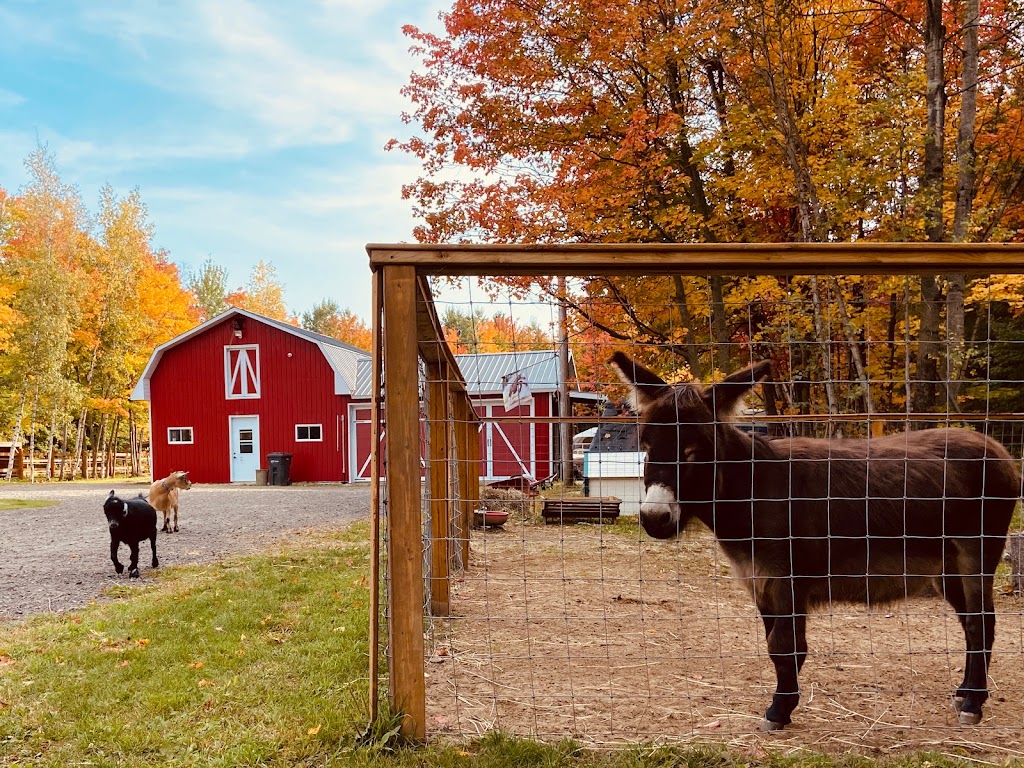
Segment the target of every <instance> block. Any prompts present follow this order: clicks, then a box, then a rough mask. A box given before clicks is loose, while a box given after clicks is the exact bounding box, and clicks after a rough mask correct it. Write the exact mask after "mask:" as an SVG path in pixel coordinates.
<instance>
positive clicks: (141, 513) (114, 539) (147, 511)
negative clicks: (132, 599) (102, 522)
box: [103, 491, 160, 579]
mask: <svg viewBox="0 0 1024 768" xmlns="http://www.w3.org/2000/svg"><path fill="white" fill-rule="evenodd" d="M103 514H104V515H106V516H107V527H108V528H110V559H111V560H113V562H114V570H116V571H117V572H118V573H122V572H123V571H124V566H123V565H121V561H120V560H118V559H117V548H118V546H119V545H120V544H121V542H124V543H125V544H127V545H128V548H129V549H130V550H131V561H130V562H129V563H128V576H129V578H133V579H137V578H138V577H139V542H141V541H143V540H144V539H149V543H150V546H151V548H152V549H153V567H154V568H156V567H157V566H159V565H160V563H159V561H158V560H157V559H156V510H155V509H153V507H151V506H150V505H149V502H148V501H146V500H145V499H144V498H142V497H141V496H139V498H137V499H128V500H127V501H126V500H124V499H121V498H118V497H117V496H116V495H115V494H114V492H113V491H111V492H110V495H109V496H107V498H106V500H105V501H104V502H103Z"/></svg>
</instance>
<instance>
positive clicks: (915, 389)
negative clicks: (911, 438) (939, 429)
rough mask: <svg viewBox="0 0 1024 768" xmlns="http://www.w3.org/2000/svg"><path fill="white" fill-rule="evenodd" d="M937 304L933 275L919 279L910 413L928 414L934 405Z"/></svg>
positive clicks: (937, 370) (936, 362)
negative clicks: (915, 347)
mask: <svg viewBox="0 0 1024 768" xmlns="http://www.w3.org/2000/svg"><path fill="white" fill-rule="evenodd" d="M939 302H940V296H939V285H938V279H937V278H936V276H935V275H921V312H920V320H921V327H920V330H919V331H918V337H917V355H916V365H915V370H914V377H913V385H912V386H911V402H910V409H911V410H912V411H917V412H919V413H923V412H927V411H930V410H931V409H932V407H933V406H934V405H935V392H936V385H937V384H938V383H939V351H940V350H939V319H940V317H941V315H942V312H941V311H940V306H939Z"/></svg>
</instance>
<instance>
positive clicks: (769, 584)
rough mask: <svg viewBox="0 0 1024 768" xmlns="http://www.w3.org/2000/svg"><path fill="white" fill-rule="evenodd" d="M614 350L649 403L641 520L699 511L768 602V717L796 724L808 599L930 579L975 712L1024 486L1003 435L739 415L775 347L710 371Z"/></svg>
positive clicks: (659, 521) (885, 592)
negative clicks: (811, 427)
mask: <svg viewBox="0 0 1024 768" xmlns="http://www.w3.org/2000/svg"><path fill="white" fill-rule="evenodd" d="M611 364H612V365H613V366H614V367H615V368H616V369H617V370H618V372H619V374H620V376H621V378H622V379H623V381H625V382H626V383H627V384H629V385H630V386H631V387H632V388H633V394H634V399H635V401H636V404H637V407H638V409H639V413H640V427H639V435H640V444H641V447H642V448H643V449H644V450H646V451H647V464H646V466H645V469H644V485H645V488H646V494H645V499H644V502H643V504H642V505H641V507H640V522H641V524H642V525H643V527H644V530H645V531H647V533H649V534H650V535H651V536H654V537H656V538H659V539H667V538H671V537H673V536H675V535H677V534H678V533H679V532H680V531H682V530H683V529H684V528H685V527H686V525H687V523H688V522H689V521H690V520H692V519H694V518H696V519H698V520H700V521H701V522H702V523H704V524H705V525H706V526H707V527H708V528H710V529H711V530H712V531H713V532H714V534H715V538H716V539H717V540H718V543H719V545H720V546H721V548H722V550H723V551H724V552H725V554H726V556H727V557H728V558H729V560H730V561H731V563H732V564H733V566H734V568H735V569H736V571H737V572H738V574H739V576H740V577H741V578H742V579H743V580H744V581H745V583H746V585H747V587H748V589H749V590H750V592H751V595H752V597H753V599H754V601H755V603H756V605H757V608H758V611H759V612H760V614H761V618H762V620H763V622H764V629H765V636H766V638H767V643H768V653H769V656H770V657H771V660H772V663H773V664H774V666H775V675H776V682H777V686H776V690H775V695H774V697H773V698H772V703H771V706H770V707H769V708H768V710H767V712H766V713H765V720H764V722H763V723H762V726H763V727H764V728H765V729H766V730H778V729H781V728H783V727H784V726H785V725H787V724H788V723H789V722H790V715H791V714H792V712H793V710H794V709H795V708H796V706H797V703H798V702H799V700H800V693H799V686H798V682H797V676H798V674H799V671H800V667H801V666H802V665H803V663H804V659H805V658H806V657H807V640H806V637H805V629H806V622H807V614H808V612H809V610H810V609H811V608H813V607H815V606H818V605H827V604H829V603H830V602H847V603H863V604H868V605H874V604H878V603H890V602H894V601H897V600H902V599H905V598H907V597H909V596H912V595H922V594H931V595H935V594H938V595H939V596H941V597H944V598H945V599H946V601H948V602H949V604H950V605H951V606H952V607H953V609H954V610H955V611H956V613H957V616H958V617H959V619H960V624H961V625H962V626H963V630H964V636H965V638H966V645H967V662H966V664H965V666H964V679H963V682H962V683H961V684H960V687H959V688H958V689H957V691H956V695H955V698H954V705H955V707H956V709H957V711H958V712H959V720H960V722H961V723H963V724H965V725H973V724H975V723H977V722H979V720H980V719H981V709H982V705H983V704H984V703H985V701H986V700H987V699H988V667H989V662H990V660H991V653H992V640H993V637H994V633H995V621H996V617H995V608H994V605H993V601H992V579H993V574H994V573H995V570H996V566H997V565H998V563H999V559H1000V557H1001V556H1002V552H1003V548H1004V546H1005V540H1006V533H1007V529H1008V528H1009V525H1010V518H1011V516H1012V515H1013V510H1014V507H1015V505H1016V503H1017V500H1018V498H1019V496H1020V488H1021V486H1020V476H1019V473H1018V470H1017V467H1016V465H1015V462H1014V461H1013V459H1012V458H1011V457H1010V455H1009V453H1007V451H1006V449H1005V448H1003V446H1001V445H1000V444H999V443H997V442H996V441H994V440H992V439H990V438H987V437H985V436H984V435H982V434H979V433H977V432H973V431H970V430H965V429H929V430H924V431H919V432H908V433H906V434H900V435H892V436H889V437H882V438H872V439H868V440H853V439H847V440H823V439H811V438H774V439H772V438H766V437H761V436H758V435H751V434H748V433H746V432H743V431H742V430H739V429H737V428H736V427H735V426H734V425H733V424H732V423H730V422H731V420H732V418H733V415H734V413H735V411H736V409H737V408H738V407H739V405H740V399H741V397H742V396H743V395H744V394H745V393H746V392H747V391H748V390H750V389H751V388H752V387H753V386H754V384H756V383H757V382H758V381H761V380H762V379H764V378H766V377H767V376H768V374H769V372H770V364H769V363H768V362H760V363H757V364H756V365H753V366H751V367H749V368H745V369H743V370H741V371H739V372H737V373H734V374H733V375H731V376H729V377H728V378H726V379H725V380H724V381H722V382H720V383H718V384H714V385H712V386H708V387H701V386H699V385H695V384H676V385H671V386H670V385H668V384H666V383H665V382H664V381H663V380H662V379H661V378H659V377H658V376H657V375H656V374H654V373H653V372H651V371H649V370H647V369H646V368H644V367H642V366H640V365H638V364H636V363H634V362H633V361H632V360H630V359H629V358H628V357H627V356H626V355H624V354H622V353H621V352H617V353H615V355H614V356H613V357H612V360H611Z"/></svg>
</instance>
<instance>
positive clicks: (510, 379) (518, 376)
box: [501, 371, 533, 411]
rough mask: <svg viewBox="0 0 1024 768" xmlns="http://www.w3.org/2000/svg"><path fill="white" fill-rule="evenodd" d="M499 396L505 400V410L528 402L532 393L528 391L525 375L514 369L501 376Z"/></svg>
mask: <svg viewBox="0 0 1024 768" xmlns="http://www.w3.org/2000/svg"><path fill="white" fill-rule="evenodd" d="M501 397H502V399H503V400H504V401H505V410H506V411H511V410H512V409H513V408H518V407H519V406H520V405H525V404H526V403H529V402H530V401H531V400H532V399H533V394H532V393H531V392H530V385H529V384H528V383H527V382H526V377H525V376H523V374H522V373H520V372H519V371H516V372H515V373H509V374H507V375H505V376H502V377H501Z"/></svg>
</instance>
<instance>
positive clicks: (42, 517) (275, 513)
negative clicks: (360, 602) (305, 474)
mask: <svg viewBox="0 0 1024 768" xmlns="http://www.w3.org/2000/svg"><path fill="white" fill-rule="evenodd" d="M111 488H113V489H115V490H117V492H118V494H119V495H121V496H125V497H129V496H136V495H138V493H139V492H143V493H145V492H146V491H148V489H149V484H148V483H145V484H141V483H132V482H126V481H124V480H120V481H118V482H113V483H110V484H108V485H98V484H96V483H60V484H57V483H53V484H36V485H26V484H23V483H18V484H8V483H0V499H46V500H52V501H54V502H56V504H55V505H54V506H51V507H42V508H31V509H13V510H6V511H0V619H4V618H19V617H22V616H25V615H28V614H32V613H41V612H46V611H66V610H68V609H72V608H77V607H79V606H82V605H85V604H86V603H88V602H89V601H90V600H93V599H95V598H96V597H97V596H99V595H100V593H101V592H102V591H103V589H105V588H106V587H109V586H110V585H112V584H116V583H122V582H123V581H124V580H125V579H126V577H125V576H117V575H116V574H115V573H114V566H113V564H112V563H111V562H110V535H109V534H108V533H107V525H106V520H105V519H104V517H103V500H104V498H106V496H107V494H108V493H110V490H111ZM369 509H370V488H369V485H292V486H287V487H278V486H261V487H256V486H232V485H193V486H192V488H191V490H188V491H182V493H181V507H180V512H179V516H178V522H179V527H180V528H181V530H180V531H179V532H178V533H172V534H166V533H159V534H157V555H158V556H159V558H160V564H161V566H171V565H185V564H198V563H210V562H215V561H217V560H220V559H222V558H224V557H228V556H232V555H238V554H243V553H247V552H252V551H255V550H258V549H263V548H266V547H267V546H269V545H271V544H272V543H274V542H275V541H278V540H280V539H282V538H286V537H287V536H288V535H290V534H294V533H295V532H297V531H302V530H306V529H311V528H333V529H337V528H339V527H342V526H344V525H346V524H348V523H349V522H351V521H353V520H358V519H362V518H365V517H367V516H368V514H369ZM128 555H129V553H128V549H127V547H125V546H123V545H122V546H121V550H120V554H119V558H120V560H121V562H122V563H127V562H128ZM149 562H150V553H149V542H143V543H142V546H141V547H140V557H139V566H140V568H139V570H140V571H141V573H142V578H143V579H145V578H147V576H148V575H149V574H150V572H151V570H152V569H151V568H149Z"/></svg>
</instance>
